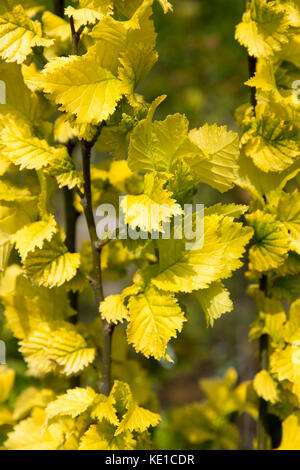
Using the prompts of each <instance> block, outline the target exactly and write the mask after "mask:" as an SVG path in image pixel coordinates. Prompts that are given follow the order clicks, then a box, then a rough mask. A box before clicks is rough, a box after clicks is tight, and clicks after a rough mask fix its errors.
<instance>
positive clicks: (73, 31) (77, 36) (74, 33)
mask: <svg viewBox="0 0 300 470" xmlns="http://www.w3.org/2000/svg"><path fill="white" fill-rule="evenodd" d="M70 26H71V34H72V54H73V55H78V45H79V40H80V36H81V33H82V31H83V30H84V26H83V25H81V26H80V28H79V29H78V30H77V31H76V29H75V24H74V19H73V16H71V18H70Z"/></svg>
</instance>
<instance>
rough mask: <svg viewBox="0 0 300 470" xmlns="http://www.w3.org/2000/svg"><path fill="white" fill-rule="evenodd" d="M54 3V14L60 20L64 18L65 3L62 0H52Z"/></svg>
mask: <svg viewBox="0 0 300 470" xmlns="http://www.w3.org/2000/svg"><path fill="white" fill-rule="evenodd" d="M53 3H54V13H55V14H56V15H57V16H60V17H61V18H63V17H64V11H65V2H64V0H53Z"/></svg>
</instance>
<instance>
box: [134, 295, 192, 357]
mask: <svg viewBox="0 0 300 470" xmlns="http://www.w3.org/2000/svg"><path fill="white" fill-rule="evenodd" d="M128 309H129V312H130V323H129V326H128V329H127V337H128V341H129V343H131V344H133V346H134V348H135V349H136V350H137V351H138V352H142V353H143V354H144V355H145V356H146V357H149V356H153V357H154V358H155V359H157V360H160V359H161V358H168V355H167V352H166V348H167V343H168V342H169V340H170V339H171V338H172V337H176V335H177V331H179V332H180V331H181V330H182V325H183V323H184V321H186V320H185V318H184V314H183V312H182V310H181V308H180V307H179V305H178V303H177V300H176V298H175V297H174V295H172V294H162V293H161V292H160V291H158V290H157V289H155V288H153V287H150V288H149V289H147V290H146V291H145V292H144V293H143V294H139V295H137V296H132V297H130V299H129V303H128Z"/></svg>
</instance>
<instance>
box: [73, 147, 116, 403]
mask: <svg viewBox="0 0 300 470" xmlns="http://www.w3.org/2000/svg"><path fill="white" fill-rule="evenodd" d="M92 146H93V144H92V143H91V142H87V141H82V142H81V150H82V168H83V180H84V198H83V199H82V201H81V203H82V206H83V210H84V215H85V219H86V222H87V226H88V231H89V235H90V240H91V245H92V255H93V278H92V282H91V284H92V286H93V289H94V293H95V297H96V303H97V306H98V307H99V306H100V303H101V302H102V301H103V300H104V295H103V285H102V271H101V252H102V248H103V246H104V244H103V243H101V242H99V240H98V237H97V232H96V223H95V218H94V214H93V206H92V192H91V149H92ZM102 327H103V348H102V378H101V381H100V383H99V390H100V392H101V393H103V394H104V395H109V392H110V380H111V379H110V376H111V342H112V333H113V330H114V325H113V324H112V323H108V322H107V321H106V320H103V321H102Z"/></svg>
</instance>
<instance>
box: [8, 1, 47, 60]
mask: <svg viewBox="0 0 300 470" xmlns="http://www.w3.org/2000/svg"><path fill="white" fill-rule="evenodd" d="M52 43H53V41H52V40H51V39H44V38H43V37H42V28H41V24H40V23H39V22H38V21H31V20H30V18H29V17H28V16H27V14H26V13H25V11H24V9H23V7H22V6H21V5H17V6H15V7H14V9H13V10H12V11H11V12H8V13H4V14H3V16H1V17H0V56H1V57H2V59H4V60H6V61H7V62H17V63H18V64H21V63H22V62H24V61H25V60H26V58H27V56H28V55H29V54H31V52H32V48H33V47H35V46H46V47H48V46H51V45H52Z"/></svg>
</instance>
